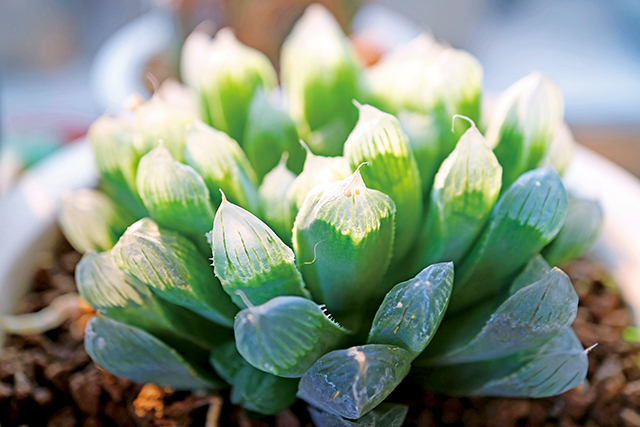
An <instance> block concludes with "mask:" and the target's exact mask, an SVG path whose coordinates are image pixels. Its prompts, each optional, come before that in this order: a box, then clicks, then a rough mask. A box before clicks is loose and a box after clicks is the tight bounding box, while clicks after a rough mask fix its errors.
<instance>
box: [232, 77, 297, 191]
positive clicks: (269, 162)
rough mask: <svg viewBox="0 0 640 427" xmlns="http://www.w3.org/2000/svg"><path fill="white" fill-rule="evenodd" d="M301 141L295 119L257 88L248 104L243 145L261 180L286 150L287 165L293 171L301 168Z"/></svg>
mask: <svg viewBox="0 0 640 427" xmlns="http://www.w3.org/2000/svg"><path fill="white" fill-rule="evenodd" d="M298 140H299V139H298V132H297V130H296V125H295V124H294V123H293V120H291V118H290V117H289V116H288V115H287V114H286V113H285V112H283V111H281V110H279V109H278V108H276V107H275V106H274V105H273V104H272V103H271V102H270V101H269V99H268V98H267V95H266V94H265V92H264V91H263V90H261V89H259V90H257V91H256V94H255V95H254V96H253V100H252V101H251V106H250V107H249V116H248V117H247V125H246V128H245V131H244V140H243V148H244V151H245V153H246V154H247V158H248V159H249V162H251V165H252V166H253V169H254V170H255V172H256V175H257V177H258V181H262V178H263V177H264V176H265V175H266V174H267V172H269V171H270V170H272V169H273V168H274V167H275V166H276V165H277V164H278V162H279V161H280V157H281V156H282V154H283V153H288V159H287V164H288V165H289V167H290V168H291V169H292V170H295V171H297V172H300V171H302V166H303V164H304V156H305V151H304V149H303V148H302V146H301V145H300V143H299V142H298Z"/></svg>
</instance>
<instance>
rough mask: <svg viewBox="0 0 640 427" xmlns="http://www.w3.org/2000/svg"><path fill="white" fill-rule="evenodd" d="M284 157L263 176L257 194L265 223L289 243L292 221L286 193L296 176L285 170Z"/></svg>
mask: <svg viewBox="0 0 640 427" xmlns="http://www.w3.org/2000/svg"><path fill="white" fill-rule="evenodd" d="M286 157H287V155H286V154H284V155H283V157H282V159H281V160H280V163H278V166H276V167H275V168H274V169H273V170H272V171H271V172H269V173H268V174H266V175H265V176H264V179H263V180H262V185H260V188H259V190H258V193H259V195H260V211H261V212H262V215H263V218H264V220H265V222H266V223H267V224H268V225H269V227H271V229H272V230H273V231H274V232H275V233H276V234H277V235H278V236H279V237H280V238H281V239H282V240H283V241H285V242H287V243H291V227H292V224H293V220H292V219H291V208H290V207H289V200H288V199H287V192H288V191H289V187H290V186H291V184H293V181H294V180H295V179H296V175H295V174H294V173H293V172H291V171H290V170H289V169H287V166H286Z"/></svg>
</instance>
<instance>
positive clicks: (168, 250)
mask: <svg viewBox="0 0 640 427" xmlns="http://www.w3.org/2000/svg"><path fill="white" fill-rule="evenodd" d="M112 254H113V258H114V261H115V263H116V265H117V266H118V267H119V268H122V269H123V270H124V271H126V272H127V273H129V274H131V275H133V276H135V277H136V278H138V279H139V280H140V281H142V282H143V283H146V284H147V285H149V286H150V287H151V289H152V290H153V291H154V292H155V293H157V294H158V295H159V296H161V297H162V298H164V299H165V300H167V301H169V302H171V303H173V304H177V305H180V306H182V307H185V308H188V309H189V310H192V311H194V312H196V313H198V314H199V315H201V316H204V317H206V318H207V319H209V320H212V321H214V322H216V323H219V324H221V325H225V326H231V325H233V317H234V316H235V313H236V312H237V307H236V306H235V305H234V304H233V303H232V302H231V299H230V298H229V296H228V295H227V294H226V293H225V292H224V290H223V289H222V286H221V285H220V282H218V280H217V279H216V278H215V277H214V275H213V271H212V268H211V267H210V266H209V263H208V261H207V259H206V257H204V256H203V255H201V254H200V253H199V251H198V249H197V248H196V246H195V245H194V244H193V243H192V242H191V241H190V240H189V239H187V238H185V237H183V236H181V235H179V234H177V233H175V232H172V231H169V230H164V229H160V228H159V227H158V225H157V224H156V223H155V222H153V221H152V220H150V219H148V218H145V219H141V220H140V221H138V222H136V223H135V224H133V225H132V226H131V227H129V229H128V230H127V231H126V233H124V235H123V236H122V237H121V238H120V240H119V241H118V243H117V244H116V246H114V248H113V250H112Z"/></svg>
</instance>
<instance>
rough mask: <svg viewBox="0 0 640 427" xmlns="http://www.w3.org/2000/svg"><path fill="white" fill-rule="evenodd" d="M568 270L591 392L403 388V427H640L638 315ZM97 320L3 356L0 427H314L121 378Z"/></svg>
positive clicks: (35, 298)
mask: <svg viewBox="0 0 640 427" xmlns="http://www.w3.org/2000/svg"><path fill="white" fill-rule="evenodd" d="M79 259H80V255H79V254H78V253H77V252H75V251H74V250H73V249H72V248H71V246H70V245H69V244H68V243H66V242H65V241H64V239H62V238H61V239H60V244H59V245H58V246H57V247H56V248H55V250H54V252H53V254H52V256H51V258H50V260H49V262H47V265H44V266H43V267H42V268H41V269H40V270H39V271H38V273H37V274H36V275H35V277H34V280H33V285H32V290H31V292H30V293H29V294H28V295H27V297H26V299H25V300H24V302H23V304H22V306H21V307H20V310H19V312H22V313H28V312H33V311H38V310H40V309H42V308H44V307H46V306H48V305H49V303H50V302H51V301H52V300H53V299H54V298H55V297H57V296H59V295H62V294H65V293H68V292H72V291H74V290H75V283H74V280H73V271H74V269H75V265H76V263H77V262H78V261H79ZM564 270H565V271H566V272H567V274H569V276H570V277H571V279H572V281H573V284H574V286H575V287H576V291H577V292H578V295H579V296H580V307H579V309H578V316H577V319H576V321H575V323H574V325H573V328H574V330H575V331H576V333H577V335H578V336H579V337H580V340H581V341H582V344H583V345H584V346H585V347H589V346H592V345H593V344H596V343H598V346H596V347H595V348H594V349H593V350H592V351H591V353H590V354H589V372H588V375H587V380H588V381H587V383H585V384H583V385H581V386H579V387H576V388H574V389H573V390H570V391H568V392H567V393H564V394H563V395H561V396H557V397H553V398H546V399H498V398H474V399H454V398H449V397H447V396H443V395H439V394H434V393H430V392H426V393H425V392H424V391H422V390H418V389H411V388H410V387H409V386H401V387H400V388H399V390H397V391H396V392H394V393H393V394H392V395H391V396H390V398H389V400H390V401H395V402H401V403H406V404H408V405H410V409H409V414H408V416H407V420H406V423H405V425H406V426H411V427H418V426H419V427H431V426H452V427H459V426H465V427H480V426H491V427H494V426H495V427H511V426H514V427H515V426H518V427H520V426H527V427H529V426H532V427H533V426H561V427H571V426H587V427H595V426H607V427H608V426H634V427H635V426H637V427H640V368H639V367H638V359H639V356H640V343H633V342H628V341H625V340H624V339H623V337H622V333H623V331H624V330H625V329H626V328H627V327H628V326H630V325H631V321H632V319H631V314H630V312H629V310H628V309H627V308H626V307H625V305H624V303H623V301H622V299H621V297H620V295H619V294H618V292H617V290H616V289H615V287H613V286H612V285H611V283H610V279H609V278H608V276H607V274H606V271H605V270H604V268H603V267H602V266H601V265H599V264H598V263H597V262H595V261H593V260H589V259H581V260H577V261H574V262H572V263H570V264H568V265H566V266H564ZM90 316H91V313H90V312H89V311H87V310H86V309H85V310H78V312H77V313H76V315H75V316H73V317H72V318H71V319H69V320H67V321H65V323H63V324H62V325H61V326H60V327H58V328H56V329H54V330H51V331H48V332H46V333H44V334H39V335H28V336H16V335H12V336H9V337H8V338H7V340H6V342H5V349H4V350H3V351H2V353H0V425H1V426H2V427H11V426H31V427H36V426H50V427H66V426H76V425H80V426H86V427H101V426H105V427H106V426H124V427H129V426H131V427H155V426H159V427H172V426H190V425H193V426H205V425H206V426H207V427H216V426H224V427H226V426H238V427H312V426H313V425H312V424H311V421H310V420H309V416H308V414H307V411H306V407H305V405H304V404H303V403H302V402H298V403H297V404H296V405H295V406H294V407H293V408H292V409H291V410H289V411H286V412H284V413H282V414H280V415H278V416H276V417H265V418H262V419H256V418H252V417H251V414H248V413H246V412H245V411H243V410H242V409H240V408H238V407H234V406H233V405H231V404H230V403H229V400H228V394H227V393H226V392H221V393H220V394H210V395H205V394H202V395H195V394H189V393H184V392H180V393H173V392H172V391H171V390H166V389H160V388H157V387H154V386H149V385H147V386H142V385H139V384H134V383H132V382H130V381H127V380H124V379H121V378H117V377H114V376H112V375H110V374H109V373H107V372H105V371H102V370H101V369H100V368H99V367H97V366H96V365H95V364H93V362H91V360H90V358H89V357H88V356H87V354H86V353H85V351H84V348H83V342H82V329H83V326H84V325H85V324H86V321H87V320H88V318H89V317H90Z"/></svg>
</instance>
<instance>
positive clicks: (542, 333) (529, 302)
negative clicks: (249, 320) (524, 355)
mask: <svg viewBox="0 0 640 427" xmlns="http://www.w3.org/2000/svg"><path fill="white" fill-rule="evenodd" d="M493 307H495V305H494V302H493V301H492V302H489V303H486V304H484V305H480V306H479V307H478V308H475V309H472V310H468V311H467V312H465V313H464V314H463V315H461V316H458V317H455V318H451V319H447V320H446V321H445V322H443V324H442V326H441V327H440V330H439V334H438V335H437V336H436V338H435V339H434V340H433V342H432V343H431V345H430V346H429V348H428V349H427V350H426V352H425V353H424V354H423V355H422V356H421V357H420V359H421V361H422V363H424V364H428V365H431V366H440V365H452V364H458V363H466V362H475V361H480V360H488V359H494V358H499V357H504V356H508V355H510V354H514V353H517V352H520V351H523V350H528V349H532V348H537V347H540V346H541V345H542V344H544V343H545V342H546V341H548V340H549V339H551V338H552V337H554V336H555V335H557V334H558V333H559V332H560V331H562V330H563V329H564V328H565V327H568V326H570V325H571V324H572V323H573V321H574V319H575V317H576V313H577V310H578V295H577V294H576V291H575V290H574V289H573V285H572V284H571V280H569V277H568V276H567V275H566V274H564V273H563V272H562V271H561V270H560V269H558V268H557V267H556V268H553V269H552V270H551V271H550V272H549V273H547V274H546V275H545V276H544V278H543V279H541V280H539V281H537V282H535V283H533V284H531V285H529V286H525V287H524V288H522V289H520V290H518V291H517V292H516V293H514V294H513V295H511V296H510V297H509V298H507V299H506V300H505V301H504V302H502V303H501V304H500V306H499V307H498V308H497V309H495V308H493Z"/></svg>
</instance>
